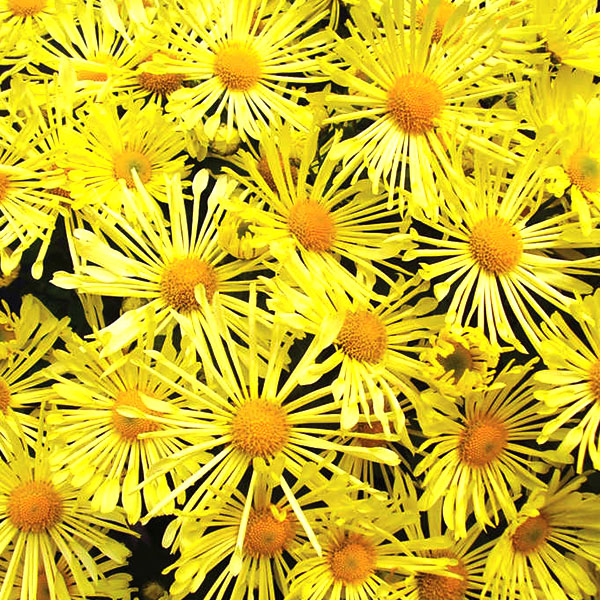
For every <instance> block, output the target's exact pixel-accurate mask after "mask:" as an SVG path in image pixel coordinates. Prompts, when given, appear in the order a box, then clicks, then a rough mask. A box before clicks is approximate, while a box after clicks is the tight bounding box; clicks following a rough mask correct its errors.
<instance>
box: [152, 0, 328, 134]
mask: <svg viewBox="0 0 600 600" xmlns="http://www.w3.org/2000/svg"><path fill="white" fill-rule="evenodd" d="M325 14H326V13H325V11H324V10H321V11H319V12H318V11H317V10H316V4H315V3H307V2H306V3H305V2H302V3H297V2H296V3H292V4H288V3H286V2H283V1H277V2H269V1H268V0H249V1H247V2H244V3H243V4H240V3H239V2H237V1H236V0H225V1H224V2H220V3H217V2H214V1H213V2H210V3H206V2H199V1H198V0H194V2H191V3H187V4H186V5H185V7H184V6H181V7H179V6H175V7H174V9H173V10H172V13H171V15H170V19H171V22H170V27H171V28H172V33H171V36H170V37H169V55H166V54H163V55H155V57H154V59H153V66H152V67H151V69H150V72H156V73H169V74H173V75H175V74H180V75H182V76H183V77H184V81H189V82H193V83H194V85H192V86H191V87H187V86H186V87H185V88H182V89H179V90H177V91H175V92H174V93H173V94H172V95H171V96H170V98H169V103H168V105H167V110H169V111H170V112H172V113H175V114H177V115H179V116H180V117H181V119H183V121H184V122H185V123H190V124H192V125H194V124H196V123H197V122H198V121H199V120H200V119H202V118H203V117H204V116H205V115H206V114H207V113H208V112H209V111H211V112H212V113H213V115H216V116H217V118H219V117H220V116H221V115H223V117H224V121H225V122H226V123H227V127H228V130H229V132H231V130H232V129H233V126H234V125H235V126H236V127H237V129H238V131H239V133H240V136H241V137H242V138H247V137H248V136H250V137H254V138H257V137H258V136H259V135H260V132H259V127H258V125H259V123H263V124H264V125H269V124H271V123H273V121H274V117H275V115H278V116H279V117H280V118H281V119H283V120H284V121H285V122H290V123H292V124H294V125H295V126H296V127H299V128H302V129H306V128H307V126H308V124H309V123H310V120H311V116H310V111H308V110H307V108H306V106H303V105H301V104H300V103H299V100H300V99H301V98H303V97H305V92H304V91H301V90H299V89H296V88H294V87H291V86H290V85H289V84H290V83H292V84H294V83H302V84H308V83H313V82H316V81H321V80H322V76H321V75H319V68H318V64H317V61H316V60H315V55H316V54H317V53H318V52H320V51H322V50H323V49H325V48H327V44H328V43H329V40H330V35H329V33H328V32H327V31H326V30H322V31H318V32H316V33H309V31H310V30H311V28H312V27H313V26H314V25H315V24H316V23H317V22H318V21H319V20H320V19H321V18H322V17H323V16H325ZM224 113H226V114H225V115H224Z"/></svg>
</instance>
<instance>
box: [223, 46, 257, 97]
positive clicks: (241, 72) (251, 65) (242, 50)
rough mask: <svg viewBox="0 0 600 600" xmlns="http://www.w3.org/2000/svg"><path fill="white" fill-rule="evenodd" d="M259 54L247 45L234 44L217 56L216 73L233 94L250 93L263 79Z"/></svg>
mask: <svg viewBox="0 0 600 600" xmlns="http://www.w3.org/2000/svg"><path fill="white" fill-rule="evenodd" d="M260 63H261V60H260V57H259V55H258V53H257V52H256V51H255V50H254V49H253V48H251V47H250V46H248V45H246V44H240V43H238V42H232V43H229V44H227V45H226V46H223V47H222V48H221V49H220V50H219V51H218V52H217V53H216V55H215V62H214V73H215V75H216V76H217V77H218V78H219V80H220V81H221V83H222V84H223V85H224V86H225V87H226V88H228V89H229V90H231V91H233V92H248V91H250V90H251V89H252V88H253V87H254V86H255V85H256V84H257V83H258V81H259V80H260V78H261V77H262V67H261V64H260Z"/></svg>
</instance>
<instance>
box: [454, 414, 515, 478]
mask: <svg viewBox="0 0 600 600" xmlns="http://www.w3.org/2000/svg"><path fill="white" fill-rule="evenodd" d="M507 440H508V430H507V429H506V425H505V424H504V423H503V422H502V421H500V420H499V419H498V418H496V417H492V416H488V415H482V416H480V417H475V418H474V419H473V420H472V421H471V422H470V423H467V426H466V427H465V429H464V431H463V432H462V434H461V438H460V442H459V445H458V453H459V455H460V459H461V460H462V462H463V463H465V464H467V465H469V466H471V467H485V466H486V465H489V464H490V463H491V462H492V461H494V460H495V459H496V458H498V456H499V455H500V453H501V452H502V451H503V450H504V448H506V442H507Z"/></svg>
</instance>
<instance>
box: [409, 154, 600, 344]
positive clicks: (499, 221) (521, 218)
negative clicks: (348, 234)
mask: <svg viewBox="0 0 600 600" xmlns="http://www.w3.org/2000/svg"><path fill="white" fill-rule="evenodd" d="M546 150H547V151H549V150H548V149H546ZM543 166H544V165H543V161H542V159H541V156H540V155H539V154H538V153H536V152H531V154H530V157H529V158H528V160H527V161H526V162H525V163H524V164H523V165H522V166H521V167H519V169H518V170H517V171H515V172H514V174H513V175H512V177H510V178H509V175H510V171H509V170H507V169H506V167H505V166H503V165H502V164H500V163H493V164H492V163H490V161H489V160H488V159H487V158H483V157H481V156H479V155H476V156H475V162H474V172H473V176H472V177H466V176H465V175H462V176H461V177H460V178H454V179H453V180H452V181H448V182H446V181H440V182H439V185H440V186H441V189H442V192H443V195H444V197H445V198H446V203H445V204H444V205H443V206H442V210H441V214H440V218H439V220H438V221H437V222H429V221H428V222H427V225H428V226H429V227H430V228H431V229H429V230H428V231H427V233H426V234H425V235H423V234H421V233H418V232H417V231H415V232H414V239H415V241H416V242H418V243H419V244H420V245H422V246H423V247H422V248H419V249H417V250H409V251H408V252H406V253H405V255H404V259H405V260H410V259H413V258H427V259H428V260H427V262H422V263H420V266H421V270H420V275H421V276H422V277H423V278H425V279H427V280H435V279H438V278H439V279H441V281H440V282H438V283H436V284H435V285H434V286H433V291H434V294H435V296H436V298H437V299H438V300H440V301H441V300H442V299H443V298H445V297H446V296H448V295H450V298H449V300H450V304H449V308H448V311H447V313H446V320H447V322H448V323H454V322H456V323H459V324H460V325H463V326H468V325H471V324H473V322H475V323H476V325H477V327H479V328H482V329H484V331H485V333H486V335H487V336H488V337H489V340H490V342H491V343H492V344H496V343H497V340H498V338H501V339H503V340H505V341H507V342H508V343H509V344H511V345H513V346H515V348H517V349H518V350H519V351H521V352H524V351H525V347H524V346H523V343H522V342H523V341H524V339H518V338H517V335H516V334H515V332H514V331H513V327H512V325H511V322H512V321H514V320H516V321H517V322H518V324H519V326H520V328H521V330H522V331H523V334H522V336H521V337H523V336H524V337H525V338H527V339H528V340H529V341H530V342H531V343H532V344H533V345H534V346H536V345H537V344H538V343H539V340H540V339H541V337H542V332H541V330H540V326H539V323H540V320H544V321H545V322H548V323H549V325H551V322H550V318H549V315H548V313H547V308H546V306H547V304H546V303H550V304H552V305H554V306H556V307H557V308H559V309H561V310H568V307H569V305H570V304H571V302H572V301H573V298H572V297H571V296H570V295H571V294H573V293H582V294H583V293H588V292H590V291H591V290H592V287H591V286H590V285H589V284H588V283H586V282H585V281H583V280H582V279H579V278H578V277H577V276H578V275H582V274H592V273H594V272H595V270H597V269H598V268H599V267H600V256H593V255H592V256H590V257H589V258H577V257H575V258H572V257H571V256H569V258H564V257H563V255H562V254H561V251H563V250H569V249H574V248H586V247H593V246H594V243H595V242H594V241H593V240H591V238H588V240H589V241H586V239H584V238H582V237H581V234H580V233H579V231H578V226H577V225H576V224H575V223H572V222H569V219H570V218H571V217H573V216H574V213H572V212H571V213H567V214H559V215H550V216H546V214H545V213H544V212H543V211H542V210H540V208H541V207H542V198H541V194H542V191H543ZM431 230H433V231H435V232H436V233H437V234H438V235H437V236H433V235H431V234H430V232H431Z"/></svg>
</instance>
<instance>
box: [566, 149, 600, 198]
mask: <svg viewBox="0 0 600 600" xmlns="http://www.w3.org/2000/svg"><path fill="white" fill-rule="evenodd" d="M567 175H568V176H569V179H570V180H571V183H572V184H573V185H576V186H577V187H578V188H579V189H581V190H584V191H585V192H597V191H598V189H599V188H600V164H599V163H598V161H597V160H596V159H595V158H593V157H592V156H590V155H589V154H587V152H583V151H581V150H580V151H578V152H576V153H575V154H573V156H572V157H571V158H570V160H569V163H568V166H567Z"/></svg>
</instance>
